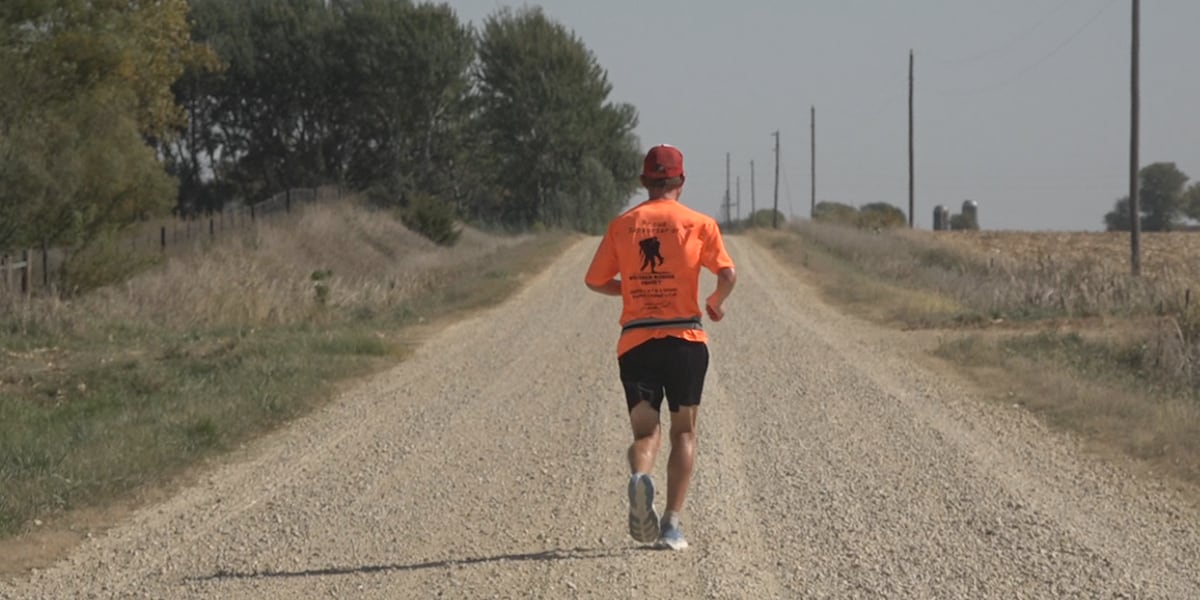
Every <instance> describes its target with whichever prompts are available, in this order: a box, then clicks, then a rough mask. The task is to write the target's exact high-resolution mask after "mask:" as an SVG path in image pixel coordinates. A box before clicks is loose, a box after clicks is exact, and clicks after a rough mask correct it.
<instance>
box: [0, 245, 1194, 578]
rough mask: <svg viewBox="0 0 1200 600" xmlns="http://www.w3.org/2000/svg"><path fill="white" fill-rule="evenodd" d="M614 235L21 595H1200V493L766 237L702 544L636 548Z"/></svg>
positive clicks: (734, 304)
mask: <svg viewBox="0 0 1200 600" xmlns="http://www.w3.org/2000/svg"><path fill="white" fill-rule="evenodd" d="M595 244H596V241H595V240H590V239H589V240H584V241H582V242H581V243H579V244H577V245H576V246H574V247H572V248H571V249H570V250H569V251H568V252H566V253H565V254H564V255H563V256H562V257H561V258H560V259H559V260H558V261H557V262H555V263H554V264H553V265H552V266H551V267H550V268H549V269H547V270H546V271H545V272H544V273H542V274H541V275H539V276H538V277H537V278H534V279H533V280H531V282H530V283H529V285H528V286H527V287H526V289H524V290H523V291H522V292H521V293H519V294H517V295H516V296H514V297H513V298H512V299H511V300H509V301H508V302H505V303H504V304H501V305H499V306H497V307H495V308H493V309H491V310H488V311H485V312H483V313H481V314H479V315H477V316H475V317H473V318H470V319H468V320H464V321H462V322H459V323H457V324H455V325H453V326H450V327H448V328H447V329H445V330H443V331H441V332H440V333H438V334H437V335H436V336H434V337H432V338H431V339H430V340H428V342H426V343H425V344H424V345H423V346H422V347H421V349H420V350H419V351H418V352H417V353H416V354H415V356H413V357H412V358H410V359H409V360H407V361H405V362H404V363H403V364H401V365H398V366H397V367H395V368H394V369H391V370H390V371H387V372H385V373H381V374H379V375H377V376H375V377H373V378H370V379H368V380H365V381H363V382H362V384H361V385H358V386H355V387H353V388H352V389H349V390H347V391H346V392H345V393H343V394H342V395H341V396H340V397H339V398H337V399H336V400H335V401H334V402H332V403H331V404H330V405H329V406H328V407H327V408H325V409H323V410H321V411H318V412H317V413H314V414H312V415H309V416H308V417H306V418H303V419H300V420H299V421H297V422H296V423H295V424H294V425H292V426H291V427H288V428H287V429H286V430H283V431H281V432H278V433H276V434H273V435H271V436H268V437H266V438H263V439H261V440H259V441H257V442H256V443H254V444H253V445H252V446H250V447H248V448H246V449H245V450H244V451H242V452H240V453H239V455H238V456H237V457H234V458H233V459H231V460H229V461H227V462H226V463H224V464H222V465H220V466H217V467H214V468H213V469H211V470H210V471H209V472H208V473H207V474H206V475H204V476H203V477H201V478H200V481H198V482H197V483H196V484H195V485H192V486H189V487H188V488H186V489H184V490H182V491H180V492H179V493H178V494H176V495H174V496H173V497H171V498H170V499H168V500H166V501H164V502H162V503H158V504H156V505H153V506H149V507H146V508H144V509H142V510H139V511H137V512H136V513H134V514H133V515H132V516H131V517H130V518H129V519H128V520H126V521H125V522H124V523H123V524H121V525H120V526H118V527H115V528H113V529H111V530H109V531H108V532H105V533H104V534H102V535H99V536H97V537H96V538H94V539H91V540H88V541H87V542H85V543H84V544H82V545H81V546H79V547H78V548H76V549H75V551H74V552H73V553H72V554H71V555H70V556H68V557H67V558H65V559H64V560H62V561H61V562H59V563H58V564H56V565H55V566H54V567H52V568H49V569H45V570H41V571H38V572H36V573H33V574H31V575H30V576H27V577H22V578H19V579H15V580H9V581H0V598H14V599H15V598H22V599H24V598H67V597H70V598H88V597H150V598H213V597H222V598H251V597H252V598H297V597H302V598H307V597H353V598H430V597H452V598H476V597H500V598H526V597H545V598H564V597H565V598H661V597H667V596H668V595H671V596H675V597H687V598H694V597H719V598H796V597H805V598H808V597H812V598H878V597H942V598H946V597H969V598H1025V597H1028V598H1045V597H1080V598H1100V597H1106V598H1197V597H1200V525H1198V524H1200V518H1198V517H1200V511H1197V509H1196V508H1195V507H1194V506H1192V505H1191V504H1190V503H1189V502H1188V501H1187V500H1186V498H1185V497H1183V496H1182V495H1180V494H1178V493H1177V492H1176V491H1174V490H1172V489H1170V488H1169V487H1168V486H1167V485H1165V484H1163V483H1161V482H1158V481H1155V480H1153V479H1145V478H1138V477H1135V476H1134V475H1133V474H1132V471H1130V470H1129V469H1126V468H1123V467H1122V466H1121V465H1120V464H1118V463H1112V462H1108V461H1104V460H1101V459H1099V458H1096V457H1093V456H1090V455H1089V454H1087V453H1086V452H1085V451H1084V450H1082V449H1081V446H1080V445H1079V444H1077V443H1076V442H1075V441H1073V440H1071V439H1069V438H1067V437H1064V436H1062V435H1061V434H1056V433H1053V432H1050V431H1048V430H1047V429H1045V428H1044V427H1042V426H1040V425H1039V424H1038V423H1037V422H1036V421H1035V420H1034V419H1033V418H1032V417H1030V416H1029V415H1027V414H1026V413H1024V412H1023V411H1022V410H1020V409H1019V408H1016V407H1006V406H999V405H995V404H989V403H985V402H981V401H980V400H979V399H978V398H977V397H976V396H975V395H973V393H972V391H971V388H970V387H969V386H968V385H967V384H966V383H964V382H962V381H960V380H958V379H956V378H954V377H952V376H950V375H948V374H947V373H946V372H942V371H939V370H937V369H933V368H930V364H931V363H929V362H928V361H925V360H920V361H918V360H913V355H914V353H916V352H920V350H921V349H920V347H919V344H915V343H913V342H912V340H911V339H909V338H906V337H905V336H904V334H901V333H897V332H892V331H887V330H883V329H880V328H878V327H876V326H873V325H870V324H868V323H865V322H863V321H859V320H856V319H853V318H851V317H847V316H844V315H842V314H841V313H839V312H838V311H837V310H835V309H834V308H831V307H829V306H827V305H825V304H823V303H822V301H821V300H820V299H819V296H818V295H817V293H816V291H815V290H814V289H813V288H812V287H811V286H810V285H808V284H807V283H806V282H805V281H804V279H803V276H802V275H797V274H796V273H794V272H793V271H792V270H791V269H790V268H788V267H786V266H784V265H782V264H780V263H779V262H778V261H777V260H776V259H775V258H774V257H773V256H772V255H771V254H770V253H769V252H768V251H766V250H764V249H762V248H760V247H759V246H757V245H755V244H754V243H753V242H751V241H749V240H746V239H742V238H731V239H730V240H729V245H730V252H731V254H732V255H733V257H734V259H735V261H737V263H738V270H739V276H740V282H739V288H738V290H737V292H736V293H735V295H734V297H733V299H731V300H730V302H729V304H728V317H727V319H726V320H725V321H723V322H721V323H717V324H712V325H710V326H709V331H710V334H711V336H712V338H713V342H712V344H711V349H712V356H713V363H712V364H713V366H712V368H711V370H710V372H709V377H708V381H707V384H706V390H705V399H704V405H703V407H702V409H701V412H700V434H699V435H700V437H699V454H698V460H697V472H696V474H695V476H694V478H693V489H692V493H691V495H690V497H689V505H688V508H687V512H686V513H685V516H684V528H685V531H686V532H687V534H688V538H689V541H690V542H691V544H692V547H691V548H690V549H689V550H688V551H685V552H682V553H671V552H663V551H653V550H645V549H641V548H638V547H637V546H635V545H634V544H633V543H632V541H631V540H630V539H629V538H628V535H627V533H626V532H625V530H624V526H625V514H624V511H625V500H624V493H623V492H624V483H625V478H626V476H627V475H626V467H625V464H624V451H625V447H626V445H627V444H628V424H627V422H626V420H625V412H624V404H623V400H622V398H621V393H620V386H619V383H618V382H617V369H616V360H615V356H614V352H613V350H614V347H615V338H616V335H617V326H616V318H617V315H618V313H619V307H618V305H617V301H616V300H614V299H611V298H605V297H601V296H599V295H596V294H592V293H590V292H588V291H587V290H586V289H585V288H584V286H583V283H582V278H583V272H584V270H585V268H586V265H587V262H588V260H589V259H590V258H591V254H592V252H593V250H594V247H595ZM708 287H711V280H709V281H708V282H707V283H706V284H705V288H708ZM664 450H665V448H664ZM659 462H660V465H659V468H658V472H657V473H656V479H658V480H660V481H663V482H665V454H664V455H663V456H661V457H660V461H659ZM660 503H661V499H660Z"/></svg>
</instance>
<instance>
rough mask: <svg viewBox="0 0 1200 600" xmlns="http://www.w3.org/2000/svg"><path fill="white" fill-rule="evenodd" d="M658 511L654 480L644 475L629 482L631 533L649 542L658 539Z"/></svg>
mask: <svg viewBox="0 0 1200 600" xmlns="http://www.w3.org/2000/svg"><path fill="white" fill-rule="evenodd" d="M658 534H659V522H658V513H657V512H655V510H654V481H653V480H652V479H650V476H649V475H642V476H641V477H637V478H634V479H632V480H630V482H629V535H631V536H633V539H635V540H637V541H639V542H642V543H644V544H649V543H653V542H657V541H658Z"/></svg>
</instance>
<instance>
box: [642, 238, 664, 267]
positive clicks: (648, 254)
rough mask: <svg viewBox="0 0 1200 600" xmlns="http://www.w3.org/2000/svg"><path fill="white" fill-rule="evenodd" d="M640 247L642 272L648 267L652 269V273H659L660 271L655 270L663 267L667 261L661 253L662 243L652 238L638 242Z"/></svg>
mask: <svg viewBox="0 0 1200 600" xmlns="http://www.w3.org/2000/svg"><path fill="white" fill-rule="evenodd" d="M638 246H640V247H641V250H642V270H643V271H645V270H646V267H650V272H651V273H657V272H658V271H655V270H654V268H655V267H661V266H662V264H663V262H664V261H665V259H663V255H662V251H661V246H662V244H661V242H659V241H658V238H657V237H651V238H646V239H644V240H642V241H640V242H638ZM656 262H657V264H656Z"/></svg>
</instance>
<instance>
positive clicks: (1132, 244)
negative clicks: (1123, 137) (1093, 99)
mask: <svg viewBox="0 0 1200 600" xmlns="http://www.w3.org/2000/svg"><path fill="white" fill-rule="evenodd" d="M1140 4H1141V3H1140V2H1139V0H1133V36H1132V38H1133V42H1132V45H1131V46H1132V47H1131V55H1132V56H1131V60H1130V78H1129V79H1130V85H1129V252H1130V269H1131V272H1132V273H1133V276H1134V277H1138V276H1140V275H1141V274H1142V256H1141V247H1140V244H1141V240H1140V238H1141V235H1142V218H1141V214H1142V210H1141V205H1140V204H1141V203H1140V198H1138V125H1139V124H1138V120H1139V113H1140V112H1141V111H1140V110H1139V105H1140V104H1141V99H1140V94H1139V91H1138V87H1139V86H1138V62H1139V60H1140V57H1139V54H1140V52H1141V48H1140V39H1139V38H1140V33H1139V32H1140V29H1141V26H1140V20H1141V14H1140V13H1141V10H1140V6H1139V5H1140Z"/></svg>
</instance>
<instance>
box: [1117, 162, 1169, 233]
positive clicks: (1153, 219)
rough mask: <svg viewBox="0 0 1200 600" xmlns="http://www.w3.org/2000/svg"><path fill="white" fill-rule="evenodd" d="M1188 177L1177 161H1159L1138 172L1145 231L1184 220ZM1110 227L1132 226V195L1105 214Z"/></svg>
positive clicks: (1166, 227)
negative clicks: (1130, 201)
mask: <svg viewBox="0 0 1200 600" xmlns="http://www.w3.org/2000/svg"><path fill="white" fill-rule="evenodd" d="M1187 180H1188V177H1187V175H1186V174H1184V173H1183V171H1180V170H1179V169H1178V168H1177V167H1176V166H1175V163H1168V162H1158V163H1153V164H1150V165H1147V166H1145V167H1142V170H1141V171H1139V172H1138V208H1139V209H1140V210H1139V212H1140V215H1139V216H1140V219H1141V228H1142V229H1143V230H1144V231H1171V230H1172V229H1177V228H1178V227H1179V226H1180V225H1181V224H1182V222H1183V217H1184V215H1185V210H1186V209H1187V208H1188V207H1187V206H1186V202H1185V198H1184V194H1183V186H1184V185H1185V184H1186V183H1187ZM1104 223H1105V226H1106V227H1107V228H1108V230H1109V231H1120V230H1129V229H1130V222H1129V198H1121V199H1120V200H1117V203H1116V205H1115V206H1114V208H1113V210H1112V211H1111V212H1109V213H1107V214H1106V215H1104Z"/></svg>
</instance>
